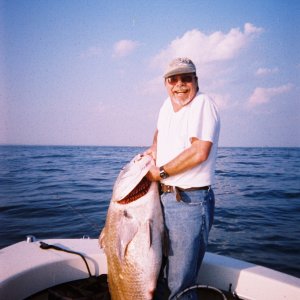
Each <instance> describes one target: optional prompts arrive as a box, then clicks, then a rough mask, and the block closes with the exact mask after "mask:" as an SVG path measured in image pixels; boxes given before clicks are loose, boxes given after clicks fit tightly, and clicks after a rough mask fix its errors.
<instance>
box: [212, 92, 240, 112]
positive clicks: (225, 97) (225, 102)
mask: <svg viewBox="0 0 300 300" xmlns="http://www.w3.org/2000/svg"><path fill="white" fill-rule="evenodd" d="M209 96H211V97H212V99H213V101H214V102H215V103H216V105H217V107H218V109H219V110H225V109H227V108H229V107H232V106H234V105H235V104H234V103H232V101H231V99H230V98H231V97H230V95H229V94H216V93H209Z"/></svg>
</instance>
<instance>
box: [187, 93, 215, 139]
mask: <svg viewBox="0 0 300 300" xmlns="http://www.w3.org/2000/svg"><path fill="white" fill-rule="evenodd" d="M195 100H196V101H195V103H193V104H194V105H192V106H191V110H190V116H189V138H192V137H196V138H198V139H199V140H202V141H209V142H212V143H214V142H215V141H216V138H217V132H218V128H219V126H220V118H219V113H218V110H217V107H216V105H215V103H214V102H213V101H212V99H210V98H209V97H208V96H206V95H201V96H200V97H199V98H197V99H195Z"/></svg>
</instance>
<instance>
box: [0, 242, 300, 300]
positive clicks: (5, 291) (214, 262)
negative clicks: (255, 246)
mask: <svg viewBox="0 0 300 300" xmlns="http://www.w3.org/2000/svg"><path fill="white" fill-rule="evenodd" d="M41 246H42V247H41ZM52 246H53V247H52ZM56 248H59V249H65V250H66V251H68V252H63V251H57V250H58V249H56ZM45 249H47V251H46V250H45ZM72 251H76V252H78V253H79V254H80V255H81V257H80V256H79V255H74V254H73V253H71V252H72ZM83 257H84V258H85V261H86V263H87V265H86V264H85V263H84V261H83V260H82V258H83ZM87 267H88V268H87ZM0 272H1V273H0V299H3V300H4V299H9V300H19V299H25V298H27V297H30V296H32V295H35V294H37V293H39V292H41V291H42V290H45V289H47V288H49V287H52V286H56V285H59V284H62V283H64V282H69V281H74V280H78V279H82V278H87V277H88V276H89V274H88V273H89V272H90V273H91V274H93V275H95V276H99V275H101V274H106V273H107V263H106V257H105V254H104V252H103V250H102V249H100V247H99V245H98V240H97V239H90V238H82V239H47V240H42V241H41V240H36V239H35V238H34V237H32V236H29V237H27V239H25V240H24V241H21V242H18V243H16V244H13V245H11V246H8V247H5V248H2V249H1V250H0ZM200 286H207V287H214V288H216V289H219V290H222V291H229V290H230V291H232V292H233V293H234V295H236V299H243V300H283V299H285V300H297V299H300V278H297V277H294V276H291V275H287V274H284V273H281V272H278V271H275V270H272V269H269V268H266V267H263V266H259V265H255V264H252V263H248V262H245V261H241V260H237V259H234V258H230V257H226V256H222V255H218V254H214V253H210V252H207V253H206V254H205V257H204V260H203V263H202V266H201V272H200V276H199V287H200ZM224 299H226V298H224Z"/></svg>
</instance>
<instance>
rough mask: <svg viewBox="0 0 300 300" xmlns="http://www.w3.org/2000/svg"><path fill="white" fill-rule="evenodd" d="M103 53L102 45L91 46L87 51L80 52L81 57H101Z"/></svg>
mask: <svg viewBox="0 0 300 300" xmlns="http://www.w3.org/2000/svg"><path fill="white" fill-rule="evenodd" d="M101 54H102V49H101V48H100V47H90V48H88V49H87V50H86V51H84V52H83V53H81V54H80V57H81V58H91V57H99V56H100V55H101Z"/></svg>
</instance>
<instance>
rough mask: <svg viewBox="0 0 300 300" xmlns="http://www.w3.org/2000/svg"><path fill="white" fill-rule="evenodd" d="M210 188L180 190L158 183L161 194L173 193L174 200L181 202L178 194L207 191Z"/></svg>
mask: <svg viewBox="0 0 300 300" xmlns="http://www.w3.org/2000/svg"><path fill="white" fill-rule="evenodd" d="M209 189H210V186H202V187H191V188H187V189H184V188H180V187H178V186H172V185H166V184H163V183H160V192H161V193H175V194H176V200H177V201H180V200H181V195H180V192H192V191H200V190H205V191H207V190H209Z"/></svg>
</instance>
